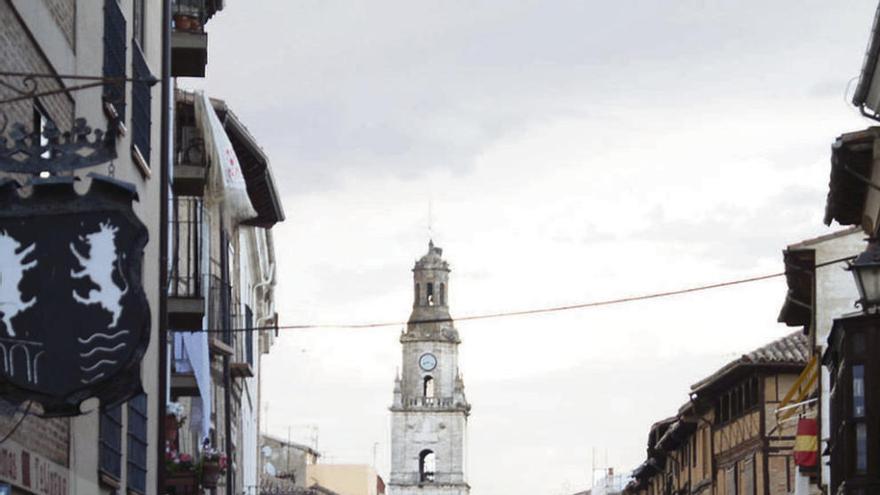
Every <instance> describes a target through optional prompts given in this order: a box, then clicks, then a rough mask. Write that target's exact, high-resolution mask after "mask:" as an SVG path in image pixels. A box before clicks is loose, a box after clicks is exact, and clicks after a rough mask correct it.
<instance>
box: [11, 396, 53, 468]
mask: <svg viewBox="0 0 880 495" xmlns="http://www.w3.org/2000/svg"><path fill="white" fill-rule="evenodd" d="M0 404H2V407H0V409H2V412H3V414H0V435H2V436H6V435H7V434H8V433H9V432H10V431H12V429H13V428H14V427H15V424H16V423H18V421H19V419H20V418H21V416H22V414H23V413H24V410H25V409H26V407H27V406H26V403H25V404H24V405H22V406H15V405H12V404H9V403H7V402H5V401H2V400H0ZM34 410H36V407H34V408H33V409H32V410H31V411H32V412H33V411H34ZM2 436H0V438H2ZM10 440H12V441H14V442H16V443H18V444H19V445H21V446H22V447H24V448H25V449H27V450H29V451H30V452H33V453H35V454H39V455H41V456H43V457H45V458H46V459H49V460H50V461H52V462H55V463H57V464H60V465H62V466H67V461H68V450H67V447H68V444H69V442H70V420H68V419H65V418H54V419H43V418H40V417H38V416H36V415H34V414H28V415H27V417H26V418H25V419H24V420H23V421H22V422H21V425H20V426H19V427H18V428H17V429H16V430H15V433H13V435H12V437H10Z"/></svg>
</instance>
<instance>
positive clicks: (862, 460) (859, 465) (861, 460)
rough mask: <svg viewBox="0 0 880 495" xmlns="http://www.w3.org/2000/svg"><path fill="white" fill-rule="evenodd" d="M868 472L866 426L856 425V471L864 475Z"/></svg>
mask: <svg viewBox="0 0 880 495" xmlns="http://www.w3.org/2000/svg"><path fill="white" fill-rule="evenodd" d="M867 470H868V426H867V425H866V424H865V423H858V424H856V471H857V472H859V473H865V472H866V471H867Z"/></svg>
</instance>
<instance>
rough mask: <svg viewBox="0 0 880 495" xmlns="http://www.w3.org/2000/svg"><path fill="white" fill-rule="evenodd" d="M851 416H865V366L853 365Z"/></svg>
mask: <svg viewBox="0 0 880 495" xmlns="http://www.w3.org/2000/svg"><path fill="white" fill-rule="evenodd" d="M852 374H853V392H852V395H853V417H854V418H864V417H865V366H864V365H861V364H856V365H853V367H852Z"/></svg>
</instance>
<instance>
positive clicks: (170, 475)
mask: <svg viewBox="0 0 880 495" xmlns="http://www.w3.org/2000/svg"><path fill="white" fill-rule="evenodd" d="M165 489H166V491H167V493H168V494H169V495H194V494H196V493H197V492H198V489H199V477H198V473H197V472H196V465H195V463H194V462H193V457H192V456H191V455H190V454H187V453H185V452H179V451H177V450H174V449H169V448H166V449H165Z"/></svg>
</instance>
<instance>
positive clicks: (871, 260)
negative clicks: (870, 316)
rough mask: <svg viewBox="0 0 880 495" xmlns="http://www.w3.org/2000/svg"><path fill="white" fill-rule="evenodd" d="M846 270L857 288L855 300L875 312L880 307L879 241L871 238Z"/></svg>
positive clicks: (863, 309)
mask: <svg viewBox="0 0 880 495" xmlns="http://www.w3.org/2000/svg"><path fill="white" fill-rule="evenodd" d="M848 270H850V271H852V273H853V278H855V281H856V287H857V288H858V289H859V300H858V301H857V302H856V304H858V305H859V306H861V307H862V311H865V312H867V313H875V312H877V309H878V307H880V243H878V242H877V239H875V238H871V239H870V240H869V242H868V247H867V248H865V251H864V252H863V253H862V254H860V255H859V256H858V257H857V258H856V259H855V261H854V262H852V263H850V265H849V267H848Z"/></svg>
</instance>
